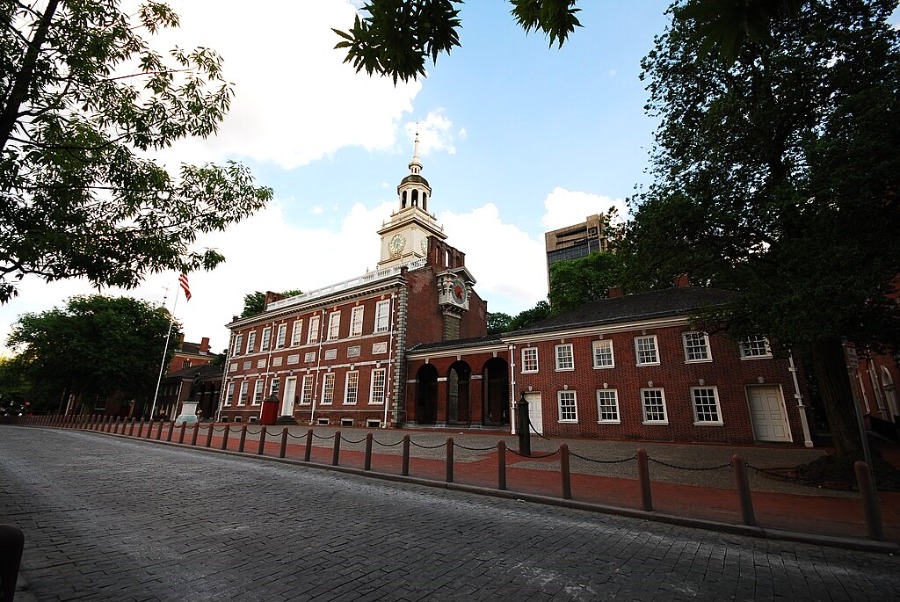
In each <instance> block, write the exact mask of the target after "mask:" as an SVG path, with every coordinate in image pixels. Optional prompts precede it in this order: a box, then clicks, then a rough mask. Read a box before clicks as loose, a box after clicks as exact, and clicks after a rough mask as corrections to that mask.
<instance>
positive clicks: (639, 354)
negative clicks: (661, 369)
mask: <svg viewBox="0 0 900 602" xmlns="http://www.w3.org/2000/svg"><path fill="white" fill-rule="evenodd" d="M644 342H652V351H653V359H652V360H648V359H646V358H645V356H646V355H647V354H648V353H649V352H650V351H651V347H648V346H646V345H644ZM634 361H635V365H637V366H658V365H659V341H658V340H657V339H656V335H655V334H648V335H643V336H639V337H634Z"/></svg>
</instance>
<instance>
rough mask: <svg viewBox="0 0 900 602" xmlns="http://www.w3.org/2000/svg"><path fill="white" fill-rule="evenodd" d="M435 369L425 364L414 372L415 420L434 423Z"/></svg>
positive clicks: (421, 422)
mask: <svg viewBox="0 0 900 602" xmlns="http://www.w3.org/2000/svg"><path fill="white" fill-rule="evenodd" d="M437 379H438V373H437V369H436V368H435V367H434V366H432V365H431V364H425V365H424V366H422V367H421V368H419V371H418V372H417V373H416V422H417V423H418V424H434V423H435V420H436V419H437Z"/></svg>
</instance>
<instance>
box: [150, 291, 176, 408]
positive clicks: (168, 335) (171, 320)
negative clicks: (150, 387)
mask: <svg viewBox="0 0 900 602" xmlns="http://www.w3.org/2000/svg"><path fill="white" fill-rule="evenodd" d="M180 288H181V287H178V286H177V287H175V303H174V304H172V313H171V314H169V330H168V331H167V332H166V346H165V347H164V348H163V355H162V362H160V365H159V378H158V379H157V380H156V392H155V393H153V406H152V407H151V408H150V420H153V414H154V413H155V412H156V400H157V398H158V397H159V385H160V384H161V383H162V377H163V372H165V370H166V356H167V355H168V354H169V339H170V338H171V337H172V324H174V322H175V308H176V307H178V291H179V290H180ZM175 401H176V402H177V401H178V400H177V399H176V400H175Z"/></svg>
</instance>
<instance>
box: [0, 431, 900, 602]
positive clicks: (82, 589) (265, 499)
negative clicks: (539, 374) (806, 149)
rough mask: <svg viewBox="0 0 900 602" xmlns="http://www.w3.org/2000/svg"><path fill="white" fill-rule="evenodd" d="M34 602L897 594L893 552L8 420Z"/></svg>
mask: <svg viewBox="0 0 900 602" xmlns="http://www.w3.org/2000/svg"><path fill="white" fill-rule="evenodd" d="M0 523H9V524H14V525H17V526H18V527H20V528H21V529H23V531H24V532H25V538H26V546H25V554H24V558H23V571H22V572H23V576H24V577H25V578H26V579H27V581H28V583H29V588H30V593H31V594H33V595H34V597H35V598H36V599H37V600H39V601H43V600H48V601H49V600H116V601H119V600H191V601H201V600H265V601H277V600H348V601H349V600H392V601H393V600H397V601H400V600H410V601H412V600H460V601H463V600H465V601H471V600H516V601H519V600H542V601H543V600H610V599H625V600H666V601H668V600H694V599H697V600H713V599H715V600H770V599H779V598H783V599H791V600H897V599H900V562H898V559H897V558H896V557H892V556H887V555H877V554H871V553H865V552H854V551H849V550H844V549H839V548H832V547H816V546H811V545H807V544H798V543H786V542H775V541H767V540H761V539H752V538H743V537H740V536H736V535H727V534H721V533H716V532H710V531H702V530H694V529H689V528H685V527H679V526H674V525H665V524H657V523H651V522H645V521H639V520H631V519H624V518H618V517H609V516H604V515H600V514H592V513H588V512H582V511H577V510H570V509H565V508H558V507H549V506H539V505H532V504H528V503H525V502H517V501H515V500H506V499H500V498H492V497H491V498H488V497H479V496H476V495H471V494H467V493H463V492H457V491H448V490H442V489H432V488H423V487H417V486H415V485H408V484H404V483H394V482H387V481H382V480H378V479H367V478H365V477H357V476H354V475H347V474H340V473H334V472H329V471H324V470H318V469H311V468H304V467H298V466H293V465H289V464H283V463H277V462H271V461H266V460H262V459H259V458H254V457H235V456H229V455H223V454H211V453H204V452H201V451H198V450H190V449H182V448H175V447H172V446H164V445H158V444H155V443H152V442H144V441H134V440H125V439H118V438H113V437H109V436H105V435H100V434H96V433H90V432H85V431H61V430H50V429H37V428H21V427H10V426H6V427H3V426H0Z"/></svg>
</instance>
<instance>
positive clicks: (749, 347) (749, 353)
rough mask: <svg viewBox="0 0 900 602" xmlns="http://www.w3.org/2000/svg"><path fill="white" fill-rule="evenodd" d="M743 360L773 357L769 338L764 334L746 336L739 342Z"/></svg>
mask: <svg viewBox="0 0 900 602" xmlns="http://www.w3.org/2000/svg"><path fill="white" fill-rule="evenodd" d="M738 350H739V351H740V354H741V359H742V360H757V359H768V358H771V357H772V348H771V347H769V339H768V338H767V337H764V336H759V335H757V336H750V337H745V338H743V339H741V340H740V342H739V343H738Z"/></svg>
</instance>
